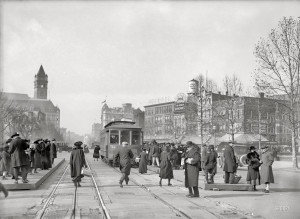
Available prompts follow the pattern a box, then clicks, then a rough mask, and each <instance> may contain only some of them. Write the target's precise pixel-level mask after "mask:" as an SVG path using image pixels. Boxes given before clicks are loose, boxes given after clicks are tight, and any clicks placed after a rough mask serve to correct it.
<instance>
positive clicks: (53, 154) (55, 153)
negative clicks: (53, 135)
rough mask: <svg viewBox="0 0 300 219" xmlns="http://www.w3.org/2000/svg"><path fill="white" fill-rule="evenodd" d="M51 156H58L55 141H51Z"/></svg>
mask: <svg viewBox="0 0 300 219" xmlns="http://www.w3.org/2000/svg"><path fill="white" fill-rule="evenodd" d="M50 158H51V159H53V158H57V147H56V144H55V143H51V145H50Z"/></svg>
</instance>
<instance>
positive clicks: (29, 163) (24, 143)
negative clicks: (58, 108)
mask: <svg viewBox="0 0 300 219" xmlns="http://www.w3.org/2000/svg"><path fill="white" fill-rule="evenodd" d="M55 142H56V140H55V139H52V140H48V139H37V140H36V141H34V142H33V143H31V142H30V140H28V139H22V138H21V137H20V134H19V133H17V132H16V133H14V134H13V135H12V136H11V137H10V138H9V139H7V140H6V142H5V143H4V147H3V151H2V152H1V153H0V172H1V173H2V178H1V179H2V180H7V179H9V177H11V179H14V183H15V184H18V183H19V176H21V180H22V183H28V182H29V181H28V179H27V176H28V174H35V173H38V172H37V169H38V168H39V169H41V170H47V169H50V168H52V165H53V163H54V159H55V158H56V157H57V147H56V144H55ZM0 191H3V192H4V194H5V196H7V195H8V192H7V191H6V190H5V188H4V186H3V184H2V183H1V182H0Z"/></svg>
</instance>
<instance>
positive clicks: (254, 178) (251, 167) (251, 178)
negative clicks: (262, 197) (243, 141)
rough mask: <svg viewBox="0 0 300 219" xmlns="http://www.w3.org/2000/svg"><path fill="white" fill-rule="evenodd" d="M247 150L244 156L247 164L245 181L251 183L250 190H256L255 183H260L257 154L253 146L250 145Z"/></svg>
mask: <svg viewBox="0 0 300 219" xmlns="http://www.w3.org/2000/svg"><path fill="white" fill-rule="evenodd" d="M249 150H250V152H249V153H248V154H247V158H246V163H247V164H248V172H247V181H248V183H249V184H251V185H252V187H251V190H252V191H257V189H256V185H260V174H259V166H260V162H259V154H258V153H257V152H256V151H255V147H254V146H251V147H250V148H249Z"/></svg>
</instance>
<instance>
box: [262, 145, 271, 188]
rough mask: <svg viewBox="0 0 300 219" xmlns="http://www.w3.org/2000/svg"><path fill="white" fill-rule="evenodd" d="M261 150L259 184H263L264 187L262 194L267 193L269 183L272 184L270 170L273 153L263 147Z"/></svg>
mask: <svg viewBox="0 0 300 219" xmlns="http://www.w3.org/2000/svg"><path fill="white" fill-rule="evenodd" d="M261 149H262V155H261V170H260V173H261V183H264V184H265V185H266V188H265V190H264V192H265V193H269V186H270V183H274V175H273V170H272V165H273V162H274V156H273V153H272V152H271V151H269V150H268V147H267V146H263V147H262V148H261Z"/></svg>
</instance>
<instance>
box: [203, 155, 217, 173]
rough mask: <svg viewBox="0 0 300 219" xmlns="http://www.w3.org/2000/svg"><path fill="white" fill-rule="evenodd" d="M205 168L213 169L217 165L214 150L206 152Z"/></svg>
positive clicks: (207, 169)
mask: <svg viewBox="0 0 300 219" xmlns="http://www.w3.org/2000/svg"><path fill="white" fill-rule="evenodd" d="M203 165H204V166H203V168H204V170H206V171H213V170H214V169H215V166H216V165H217V157H216V153H215V152H214V151H211V152H206V154H205V156H204V159H203Z"/></svg>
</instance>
